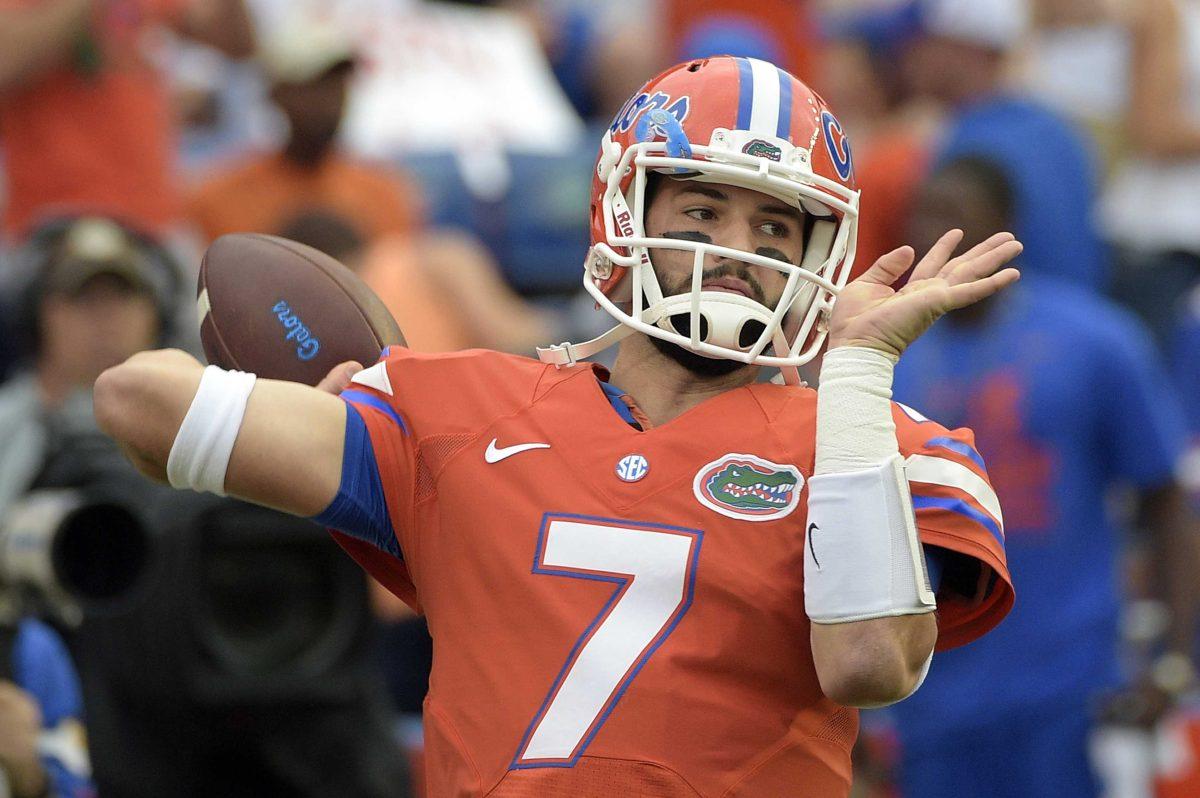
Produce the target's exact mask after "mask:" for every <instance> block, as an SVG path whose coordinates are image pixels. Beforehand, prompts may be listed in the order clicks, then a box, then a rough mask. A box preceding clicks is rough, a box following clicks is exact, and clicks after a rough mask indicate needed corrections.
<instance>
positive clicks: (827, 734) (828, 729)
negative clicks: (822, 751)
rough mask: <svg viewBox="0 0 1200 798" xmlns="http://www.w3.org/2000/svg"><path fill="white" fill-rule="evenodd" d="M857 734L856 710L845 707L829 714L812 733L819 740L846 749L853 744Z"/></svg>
mask: <svg viewBox="0 0 1200 798" xmlns="http://www.w3.org/2000/svg"><path fill="white" fill-rule="evenodd" d="M857 736H858V712H857V711H856V710H853V709H847V708H845V707H842V708H841V709H839V710H838V711H837V712H835V713H833V714H832V715H830V716H829V717H828V718H827V719H826V721H825V723H823V724H822V725H821V728H820V729H818V730H817V733H816V734H814V735H813V737H816V738H817V739H819V740H829V741H830V742H832V743H837V744H838V745H840V746H842V747H843V748H845V749H846V750H850V748H852V747H853V746H854V738H855V737H857Z"/></svg>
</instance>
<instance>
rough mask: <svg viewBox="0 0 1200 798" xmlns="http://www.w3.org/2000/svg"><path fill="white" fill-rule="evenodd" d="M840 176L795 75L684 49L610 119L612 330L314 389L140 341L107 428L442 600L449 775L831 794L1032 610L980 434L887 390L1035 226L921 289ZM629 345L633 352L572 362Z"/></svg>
mask: <svg viewBox="0 0 1200 798" xmlns="http://www.w3.org/2000/svg"><path fill="white" fill-rule="evenodd" d="M853 172H854V170H853V159H852V156H851V150H850V147H849V144H848V142H847V141H846V138H845V135H844V134H843V133H842V127H841V124H840V123H839V122H838V120H837V117H836V116H834V114H833V112H832V111H831V110H830V109H829V107H828V106H827V105H825V103H824V101H823V100H822V99H821V98H820V97H819V96H818V95H817V94H815V93H814V92H813V91H812V90H811V89H809V88H808V87H807V86H806V85H805V84H803V83H801V82H800V81H799V80H797V79H796V78H795V77H793V76H792V75H790V74H788V73H786V72H784V71H783V70H781V69H779V68H777V67H776V66H775V65H773V64H770V63H767V62H764V61H760V60H756V59H748V58H734V57H729V56H723V57H717V58H709V59H698V60H695V61H692V62H687V63H683V64H680V65H678V66H676V67H673V68H671V69H669V70H667V71H666V72H664V73H663V74H661V75H659V76H658V77H656V78H654V79H653V80H651V81H650V82H649V83H647V84H646V85H645V86H644V87H643V88H642V90H641V91H640V92H638V93H637V94H636V95H635V96H634V97H632V98H630V100H629V102H628V103H627V104H626V106H625V107H624V108H623V109H622V110H621V112H619V113H618V115H617V118H616V120H614V122H613V124H612V126H611V127H610V128H609V129H608V130H607V131H606V132H605V134H604V136H603V139H602V142H601V147H600V154H599V157H598V159H597V162H596V164H595V169H594V172H593V178H594V179H593V184H592V195H591V199H592V219H591V221H592V247H591V249H590V251H589V254H588V258H587V261H586V265H585V269H584V270H583V271H584V274H583V280H584V286H585V288H586V289H587V291H588V292H589V294H590V295H591V296H593V297H594V298H595V299H596V301H597V303H598V304H599V306H600V307H601V308H602V309H603V310H604V311H605V312H606V313H607V314H608V315H609V316H611V317H612V318H613V319H614V321H615V322H616V324H615V326H614V327H613V328H612V329H611V330H610V331H609V332H607V333H605V334H604V335H602V336H600V337H598V338H597V339H594V340H592V341H589V342H586V343H568V344H560V345H557V346H550V347H546V348H542V349H539V350H538V355H539V360H533V359H530V358H522V357H517V356H513V355H506V354H500V353H496V352H488V351H484V350H472V351H468V352H458V353H451V354H421V353H417V352H413V351H412V350H411V349H409V348H407V347H404V346H396V347H389V349H388V350H386V351H385V352H384V353H383V355H382V357H381V358H380V360H379V361H378V362H377V363H376V364H375V365H373V366H371V367H370V368H367V369H361V368H360V367H359V366H358V364H342V365H341V366H339V367H338V368H336V369H334V370H333V371H332V372H331V373H330V374H329V376H328V377H327V378H326V379H325V380H324V381H323V382H322V384H321V385H320V386H318V388H317V389H314V388H312V387H308V386H303V385H297V384H294V383H286V382H277V381H270V380H257V379H256V378H255V377H254V375H246V374H241V373H237V372H227V371H223V370H221V369H219V368H217V367H214V366H209V367H208V368H207V369H205V368H204V367H202V366H201V365H200V363H199V362H198V361H196V360H195V359H193V358H191V357H190V356H189V355H186V354H184V353H181V352H177V351H166V352H149V353H142V354H139V355H136V356H134V357H133V358H131V359H130V360H129V361H128V362H127V363H125V364H123V365H121V366H118V367H116V368H115V369H111V370H109V371H107V372H106V373H105V374H104V375H103V376H102V377H101V379H100V381H99V382H98V384H97V386H96V414H97V419H98V421H99V422H100V425H101V427H102V428H103V429H104V430H105V431H107V432H108V433H109V434H110V435H112V436H113V437H114V438H115V439H116V440H117V441H118V442H119V443H120V444H121V445H122V447H123V448H124V449H125V451H126V452H127V454H128V455H129V456H130V458H131V460H133V461H134V462H135V463H136V464H138V466H139V468H140V469H141V470H142V471H143V473H145V474H147V475H148V476H151V477H153V478H156V479H159V480H162V481H168V482H170V483H171V484H172V485H173V486H175V487H177V488H190V489H194V490H207V491H214V492H221V493H224V492H228V493H231V494H234V495H237V496H239V497H242V498H245V499H247V500H249V501H253V502H258V503H262V504H266V505H269V506H273V507H277V508H282V509H284V510H286V511H288V512H291V513H293V514H296V515H300V516H306V517H312V518H314V519H315V520H317V521H318V522H319V523H322V524H324V525H325V526H327V527H329V528H331V529H333V530H336V531H335V537H336V539H337V540H338V541H339V542H340V543H341V544H342V545H343V546H344V547H345V548H346V549H347V550H348V551H349V552H350V553H351V554H352V556H354V557H355V558H356V559H357V560H358V561H359V562H360V563H361V564H362V565H363V566H364V567H365V568H366V569H367V570H369V571H370V572H371V573H372V574H373V575H375V576H376V577H377V578H379V579H380V580H381V581H383V582H384V583H385V584H386V585H388V587H389V588H390V589H391V590H392V591H393V592H394V593H396V594H397V595H398V596H401V597H402V598H404V599H406V600H407V601H408V602H409V603H410V604H411V605H412V606H413V607H414V608H419V609H420V610H421V611H423V612H424V613H425V614H426V617H427V619H428V622H429V627H430V631H431V634H432V638H433V641H434V659H433V662H434V665H433V671H432V674H431V677H430V690H429V697H428V699H427V702H426V710H427V711H426V715H425V717H426V725H425V741H426V751H427V766H426V775H427V778H428V787H427V789H428V793H429V794H430V795H437V796H450V795H455V796H483V795H490V796H496V797H497V798H499V797H500V796H532V795H539V796H540V795H572V796H614V795H622V796H623V795H656V796H664V797H668V796H670V797H673V796H679V798H684V796H686V797H687V798H696V796H763V797H764V798H767V797H772V798H773V797H774V796H782V795H805V796H821V797H822V798H839V797H841V798H844V796H847V795H848V794H849V791H850V777H851V768H850V747H851V745H852V743H853V741H854V738H855V735H856V733H857V728H858V717H857V712H856V710H855V709H854V708H855V707H863V706H873V705H882V704H887V703H893V702H896V701H899V700H901V699H903V698H905V697H907V696H908V695H910V694H912V693H913V692H914V691H915V690H916V689H917V688H918V687H919V686H920V683H921V682H922V681H923V679H924V675H925V673H926V672H927V671H928V669H929V667H930V664H931V662H932V659H933V656H934V653H933V652H934V647H935V644H936V646H937V647H939V648H943V649H944V648H949V647H953V646H957V645H962V644H964V643H968V642H970V641H971V640H973V639H974V638H976V637H978V636H980V635H982V634H984V633H985V632H987V631H988V630H989V629H991V628H992V627H994V626H995V625H996V624H997V623H999V622H1000V620H1001V619H1002V618H1003V617H1004V615H1005V614H1006V613H1007V612H1008V610H1009V608H1010V607H1011V606H1012V602H1013V595H1014V594H1013V589H1012V584H1011V579H1010V577H1009V574H1008V569H1007V566H1006V564H1005V554H1004V535H1003V519H1002V516H1001V512H1000V507H999V502H998V501H997V499H996V496H995V492H994V490H993V489H992V487H991V485H990V484H989V482H988V479H987V473H986V470H985V468H984V465H983V458H982V457H981V456H980V455H979V453H978V452H977V451H975V449H974V446H973V436H972V434H971V432H970V431H969V430H966V429H959V430H954V431H950V430H947V429H946V428H945V427H942V426H941V425H939V424H937V423H936V422H934V421H931V420H929V419H927V418H925V417H924V416H922V415H921V414H920V413H918V412H917V411H915V410H913V409H911V408H906V407H904V406H902V405H898V404H896V403H893V402H891V401H890V396H891V384H892V371H893V366H894V364H895V363H896V362H897V360H898V359H899V358H900V357H901V356H902V354H903V352H904V351H905V349H906V348H907V347H908V345H909V344H910V343H912V342H913V341H914V340H916V339H917V338H918V337H919V336H920V335H921V334H922V333H923V332H924V331H925V330H926V329H928V327H929V326H930V325H931V324H932V323H933V322H934V321H935V320H936V319H937V318H938V317H940V316H941V315H943V314H944V313H946V312H948V311H950V310H952V309H955V308H959V307H964V306H966V305H969V304H971V303H973V302H976V301H978V300H980V299H983V298H985V297H988V296H991V295H993V294H995V293H996V292H998V291H1000V290H1002V289H1003V288H1004V287H1005V286H1007V285H1011V284H1012V282H1013V281H1015V280H1016V279H1017V276H1018V275H1017V273H1016V271H1015V270H1013V269H1006V268H1002V267H1003V266H1004V264H1006V263H1007V262H1009V261H1010V260H1011V259H1012V258H1014V257H1015V256H1016V255H1017V254H1018V253H1019V252H1020V249H1021V246H1020V244H1019V243H1017V242H1016V241H1015V240H1014V239H1013V237H1012V236H1011V235H1010V234H1007V233H1000V234H997V235H994V236H992V237H990V238H989V239H988V240H987V241H986V242H984V243H982V244H980V245H979V246H976V247H973V248H972V249H970V250H968V251H967V252H965V253H963V254H962V255H959V256H958V257H952V256H953V254H954V251H955V249H956V248H957V247H958V245H959V243H960V241H961V237H962V234H961V231H952V232H950V233H948V234H946V235H945V236H943V237H942V239H940V240H939V241H938V243H937V244H936V245H935V246H934V247H933V248H932V249H931V250H930V251H929V253H928V254H926V255H925V257H923V258H922V259H921V260H920V261H919V262H918V263H917V264H916V266H915V268H914V269H913V277H912V279H911V280H910V281H909V282H908V284H907V285H905V286H904V287H903V288H902V289H901V288H899V287H898V286H896V285H895V283H896V281H897V280H898V279H899V278H900V276H901V275H902V274H903V273H905V272H906V271H908V270H909V268H910V267H912V265H913V261H914V259H915V253H914V252H913V250H912V249H910V248H901V249H898V250H895V251H893V252H891V253H889V254H888V255H887V256H885V257H884V258H882V259H880V260H879V261H877V262H876V263H875V264H873V265H871V266H870V267H869V268H867V269H866V270H865V271H864V270H861V269H860V270H859V272H860V276H858V278H857V279H854V280H851V277H852V272H853V266H854V257H853V252H854V234H855V227H856V221H857V207H858V192H857V190H856V189H855V187H854V178H853ZM826 339H828V346H829V351H828V352H826V353H825V354H824V356H823V361H822V366H821V383H820V389H819V390H818V391H814V390H812V389H810V388H808V387H807V386H803V385H801V384H800V383H799V378H798V375H797V372H796V369H797V368H798V367H799V366H801V365H803V364H804V363H806V362H809V361H811V360H812V359H813V358H814V357H815V356H816V355H817V353H818V352H819V351H820V350H821V349H822V347H823V346H824V344H825V343H826ZM618 342H619V349H618V352H617V357H616V362H615V365H614V367H613V369H612V371H611V373H610V372H608V371H607V370H605V369H603V368H601V367H599V366H597V365H595V364H592V363H584V362H579V361H580V359H581V358H584V357H587V356H590V355H592V354H595V353H596V352H598V351H601V350H603V349H605V348H607V347H608V346H611V345H614V344H617V343H618ZM767 347H770V349H768V348H767ZM539 361H540V362H539ZM762 367H774V368H778V369H779V370H780V375H781V377H782V380H781V384H780V383H764V382H760V381H758V377H759V376H760V370H761V368H762ZM343 389H344V390H343ZM337 392H340V396H334V395H331V394H333V393H337ZM927 561H928V563H929V565H928V566H927Z"/></svg>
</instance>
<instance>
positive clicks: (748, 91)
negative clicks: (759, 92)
mask: <svg viewBox="0 0 1200 798" xmlns="http://www.w3.org/2000/svg"><path fill="white" fill-rule="evenodd" d="M734 60H735V61H737V67H738V115H737V129H738V130H749V128H750V113H751V111H752V110H753V108H754V70H753V69H752V68H751V67H750V62H749V61H748V60H746V59H745V58H736V59H734Z"/></svg>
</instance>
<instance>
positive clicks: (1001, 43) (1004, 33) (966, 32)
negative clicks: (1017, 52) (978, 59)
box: [921, 0, 1029, 50]
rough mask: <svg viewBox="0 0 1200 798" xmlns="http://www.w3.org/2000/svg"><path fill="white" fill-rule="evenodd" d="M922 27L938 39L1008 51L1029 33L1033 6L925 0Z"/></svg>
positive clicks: (1006, 0)
mask: <svg viewBox="0 0 1200 798" xmlns="http://www.w3.org/2000/svg"><path fill="white" fill-rule="evenodd" d="M921 23H922V27H923V28H924V29H925V30H926V32H928V33H930V34H933V35H935V36H943V37H945V38H948V39H958V40H960V41H964V42H969V43H971V44H977V45H980V46H982V47H988V48H991V49H994V50H1008V49H1010V48H1011V47H1013V46H1015V45H1016V44H1017V43H1018V42H1019V41H1020V39H1021V36H1022V35H1024V34H1025V32H1026V31H1027V30H1028V29H1029V4H1028V0H922V2H921Z"/></svg>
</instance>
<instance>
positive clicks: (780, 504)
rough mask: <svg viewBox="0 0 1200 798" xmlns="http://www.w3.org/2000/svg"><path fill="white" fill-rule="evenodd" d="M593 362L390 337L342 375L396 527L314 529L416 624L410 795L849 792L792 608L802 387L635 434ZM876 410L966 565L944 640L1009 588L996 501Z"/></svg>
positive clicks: (969, 626)
mask: <svg viewBox="0 0 1200 798" xmlns="http://www.w3.org/2000/svg"><path fill="white" fill-rule="evenodd" d="M604 377H605V374H604V372H603V369H601V368H599V367H597V366H594V365H590V364H580V365H577V366H574V367H571V368H562V369H556V368H555V367H553V366H547V365H543V364H541V363H539V362H537V361H533V360H529V359H526V358H520V357H515V356H510V355H502V354H498V353H494V352H482V351H469V352H462V353H453V354H438V355H427V354H417V353H414V352H411V351H409V350H405V349H401V348H395V347H394V348H392V349H391V350H390V353H387V352H385V357H384V358H383V359H382V360H381V361H380V362H379V363H378V364H376V365H375V366H372V367H371V368H369V369H367V370H365V371H363V372H361V373H360V374H359V375H357V376H356V377H355V379H354V383H353V384H352V385H351V386H350V389H349V390H347V391H346V392H345V393H344V394H343V398H344V399H346V401H348V402H349V403H350V404H351V405H353V407H354V408H355V409H356V410H357V411H358V414H359V415H360V416H361V418H362V420H363V422H365V427H366V431H367V434H368V435H369V443H370V446H369V454H368V455H367V456H369V457H371V458H373V460H374V463H375V465H376V468H377V471H378V475H377V476H378V482H379V484H380V485H381V487H382V496H383V498H384V499H385V500H386V516H387V517H386V519H377V522H376V528H378V527H380V526H386V527H387V528H388V529H389V532H388V534H389V535H390V534H393V532H392V530H394V535H395V541H392V540H390V539H388V540H386V541H383V543H376V544H372V543H369V542H366V541H365V540H364V539H363V536H362V535H354V534H344V533H335V535H336V537H337V538H338V540H339V542H341V543H342V544H343V545H344V546H345V547H346V548H347V550H348V551H350V553H351V554H352V555H353V556H354V557H355V558H356V559H357V560H358V561H359V562H360V563H361V564H362V565H363V566H364V567H365V568H366V569H367V570H368V571H370V572H371V573H372V574H373V575H375V576H376V577H377V578H379V579H380V581H382V582H384V584H387V585H388V586H389V587H390V588H391V589H392V590H393V591H394V592H396V593H397V595H400V596H401V597H403V598H405V599H406V600H407V601H409V602H410V603H412V604H413V605H414V606H415V607H418V608H419V609H421V610H422V611H423V612H425V613H426V615H427V617H428V622H429V630H430V633H431V635H432V637H433V643H434V655H433V663H434V664H433V672H432V674H431V677H430V687H429V696H428V699H427V701H426V712H425V735H426V737H425V740H426V755H427V764H426V769H427V776H428V781H429V793H430V794H431V795H437V796H475V795H490V796H556V795H562V796H567V795H570V796H579V795H598V796H600V795H602V796H612V795H656V796H734V795H737V796H779V795H820V796H839V795H846V794H847V793H848V792H849V789H850V778H851V766H850V749H851V747H852V745H853V743H854V739H855V736H856V734H857V727H858V717H857V713H856V712H855V711H854V710H851V709H847V708H844V707H841V706H839V705H837V704H834V703H833V702H832V701H830V700H829V699H828V698H826V697H825V696H824V695H823V694H822V693H821V688H820V686H819V684H818V682H817V676H816V673H815V671H814V668H813V662H812V654H811V651H810V649H809V621H808V618H807V616H806V615H805V611H804V574H803V563H804V556H803V551H804V550H803V545H804V530H805V516H806V509H805V507H806V499H807V492H806V484H807V480H808V478H809V476H811V474H812V468H813V443H814V442H813V438H814V432H815V413H816V393H815V392H814V391H812V390H809V389H807V388H795V387H786V386H781V385H773V384H756V385H752V386H748V387H744V388H739V389H736V390H731V391H729V392H727V393H725V394H722V395H720V396H717V397H715V398H713V399H710V400H708V401H706V402H704V403H703V404H701V405H699V406H697V407H695V408H693V409H691V410H690V411H688V412H687V413H684V414H683V415H681V416H679V417H678V418H676V419H674V420H672V421H671V422H669V423H667V424H663V425H662V426H659V427H654V428H651V429H648V430H646V431H641V430H639V429H637V428H636V427H634V426H632V425H631V424H629V423H628V422H627V421H626V420H625V419H623V418H622V416H621V415H620V414H619V413H618V412H617V410H616V409H615V408H614V406H613V404H611V403H610V400H609V397H608V396H607V395H606V394H605V391H604V389H603V388H602V384H601V380H602V379H603V378H604ZM894 415H895V419H896V424H897V431H898V438H899V442H900V448H901V451H902V453H903V454H904V455H905V456H908V457H910V464H916V465H915V468H914V472H915V473H916V475H917V476H918V477H919V478H920V479H922V480H926V481H915V480H914V481H913V482H912V488H913V494H914V506H915V507H917V520H918V526H919V528H920V532H921V537H922V539H923V542H924V543H925V544H926V545H936V546H939V547H942V548H944V549H949V550H951V551H952V552H957V555H956V556H957V557H958V559H959V561H960V565H961V564H962V563H967V564H968V565H969V566H970V567H968V568H967V569H965V572H966V573H968V574H969V575H972V576H971V578H970V579H969V580H968V581H969V586H968V587H967V588H966V589H965V590H964V589H960V590H958V591H957V592H951V591H948V590H947V589H945V583H944V584H943V588H944V589H943V590H942V591H941V594H940V595H939V616H938V622H939V629H940V636H939V646H940V647H943V648H945V647H947V646H953V645H959V644H962V643H965V642H967V641H969V640H971V639H973V638H975V637H977V636H979V635H981V634H983V633H984V632H986V631H987V630H988V629H990V628H991V627H992V626H994V625H995V624H996V623H998V622H999V621H1000V619H1001V618H1002V617H1003V616H1004V614H1005V613H1006V612H1007V610H1008V609H1009V607H1010V606H1011V604H1012V600H1013V593H1012V588H1011V585H1010V582H1009V577H1008V572H1007V569H1006V567H1005V561H1004V547H1003V535H1002V531H1001V519H1000V517H999V508H998V507H997V506H994V494H993V493H991V489H990V487H989V486H988V484H987V475H986V472H985V471H984V469H983V465H982V460H981V459H980V458H979V455H978V454H977V453H976V452H975V450H974V448H973V439H972V435H971V433H970V431H968V430H957V431H954V432H950V431H948V430H946V429H945V428H944V427H941V426H939V425H937V424H935V423H933V422H929V421H925V420H922V419H920V417H919V416H917V415H916V414H915V413H912V414H911V415H910V412H908V411H906V410H905V409H903V408H901V407H900V406H896V409H895V413H894ZM348 439H349V434H348ZM397 543H398V545H395V544H397ZM385 549H387V550H390V551H392V552H393V553H391V554H389V553H387V551H385ZM397 555H399V556H397ZM401 558H402V559H401ZM959 570H960V571H961V570H963V569H961V568H960V569H959ZM963 581H964V580H962V579H961V578H960V579H958V580H957V583H958V584H962V583H963Z"/></svg>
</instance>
